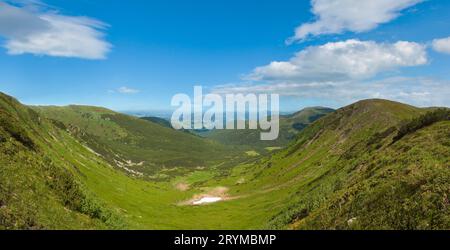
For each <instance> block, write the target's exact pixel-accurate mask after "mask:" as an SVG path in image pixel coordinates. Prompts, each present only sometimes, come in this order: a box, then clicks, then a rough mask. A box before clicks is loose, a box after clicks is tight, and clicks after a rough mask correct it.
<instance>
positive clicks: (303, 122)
mask: <svg viewBox="0 0 450 250" xmlns="http://www.w3.org/2000/svg"><path fill="white" fill-rule="evenodd" d="M333 111H334V110H333V109H329V108H322V107H314V108H306V109H303V110H301V111H299V112H296V113H294V114H292V115H286V116H281V117H280V135H279V138H278V139H277V140H275V141H261V140H260V133H261V130H213V131H209V132H202V133H200V135H201V136H204V137H206V138H209V139H211V140H215V141H218V142H221V143H224V144H227V145H234V146H243V147H245V148H246V149H247V150H255V151H257V152H258V153H261V154H267V153H270V152H271V151H272V150H273V149H279V148H282V147H286V146H287V145H288V144H289V143H290V142H292V141H293V140H294V139H295V137H296V135H297V134H298V132H300V131H301V130H303V129H304V128H306V127H307V126H308V125H310V124H312V123H313V122H315V121H316V120H318V119H320V118H321V117H323V116H325V115H327V114H329V113H332V112H333Z"/></svg>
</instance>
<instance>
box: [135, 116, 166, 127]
mask: <svg viewBox="0 0 450 250" xmlns="http://www.w3.org/2000/svg"><path fill="white" fill-rule="evenodd" d="M141 119H142V120H146V121H149V122H153V123H156V124H159V125H161V126H163V127H166V128H172V124H170V122H169V121H168V120H166V119H164V118H160V117H141Z"/></svg>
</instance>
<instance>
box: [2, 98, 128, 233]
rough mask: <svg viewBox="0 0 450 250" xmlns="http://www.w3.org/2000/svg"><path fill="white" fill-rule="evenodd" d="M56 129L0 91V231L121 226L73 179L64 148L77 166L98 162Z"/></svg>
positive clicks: (116, 219) (110, 211) (74, 169)
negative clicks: (59, 145) (60, 145)
mask: <svg viewBox="0 0 450 250" xmlns="http://www.w3.org/2000/svg"><path fill="white" fill-rule="evenodd" d="M60 132H61V131H60V130H59V129H58V128H56V127H55V126H53V124H52V123H51V122H50V121H47V120H45V119H43V118H42V117H40V116H39V115H38V114H37V113H36V112H34V111H33V110H31V109H29V108H27V107H24V106H23V105H21V104H20V103H18V102H17V101H16V100H15V99H13V98H11V97H9V96H6V95H4V94H2V93H0V229H1V228H5V229H42V228H59V229H77V228H115V227H121V226H120V225H121V222H120V220H119V219H118V217H117V216H116V215H115V213H114V212H112V210H110V209H109V208H106V207H104V206H103V205H102V203H100V202H99V201H98V200H97V199H96V198H95V196H94V195H93V194H92V193H91V192H90V191H88V190H87V189H86V188H85V187H84V186H83V185H81V183H80V182H79V181H78V180H77V178H76V175H75V174H74V172H76V171H77V169H76V166H75V165H71V162H70V161H66V160H65V159H64V157H66V156H67V155H66V153H67V151H64V149H63V148H67V147H70V148H71V150H73V151H76V154H77V155H78V160H79V163H78V164H84V165H85V166H92V165H99V162H101V161H100V160H99V159H98V158H96V156H95V155H93V154H92V153H90V152H88V151H87V150H85V149H83V147H82V146H81V145H79V144H77V142H76V141H75V140H73V139H71V138H70V137H68V136H65V135H64V134H61V133H60ZM63 138H64V144H65V145H62V147H61V148H59V149H58V148H57V144H59V143H60V141H61V140H62V139H63ZM61 149H63V150H61Z"/></svg>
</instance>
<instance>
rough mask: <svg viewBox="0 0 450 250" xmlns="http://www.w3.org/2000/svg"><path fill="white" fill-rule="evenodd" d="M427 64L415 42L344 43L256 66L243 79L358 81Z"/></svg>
mask: <svg viewBox="0 0 450 250" xmlns="http://www.w3.org/2000/svg"><path fill="white" fill-rule="evenodd" d="M427 62H428V59H427V52H426V47H425V46H423V45H421V44H418V43H414V42H406V41H399V42H396V43H376V42H374V41H359V40H347V41H343V42H334V43H327V44H325V45H321V46H312V47H308V48H306V49H304V50H302V51H300V52H298V53H297V54H296V55H295V56H294V57H293V58H291V59H290V60H289V61H275V62H272V63H270V64H269V65H266V66H262V67H258V68H256V69H255V70H254V71H253V72H252V73H251V74H249V75H247V76H246V77H244V78H245V79H246V80H251V81H295V82H311V81H314V82H327V81H333V82H337V81H348V80H361V79H368V78H370V77H373V76H376V75H377V74H378V73H380V72H384V71H390V70H395V69H397V68H400V67H409V66H418V65H424V64H426V63H427Z"/></svg>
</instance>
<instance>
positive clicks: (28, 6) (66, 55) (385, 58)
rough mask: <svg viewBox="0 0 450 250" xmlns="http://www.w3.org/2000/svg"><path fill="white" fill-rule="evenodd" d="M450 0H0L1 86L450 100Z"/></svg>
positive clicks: (137, 104)
mask: <svg viewBox="0 0 450 250" xmlns="http://www.w3.org/2000/svg"><path fill="white" fill-rule="evenodd" d="M449 12H450V1H445V0H396V1H391V0H367V1H366V0H311V1H307V0H305V1H298V0H277V1H273V0H246V1H240V0H226V1H225V0H223V1H222V0H217V1H209V0H198V1H184V0H160V1H158V0H154V1H144V0H130V1H126V3H125V2H124V1H118V0H114V1H111V0H95V1H92V0H91V1H88V0H77V1H73V0H72V1H71V0H59V1H57V0H42V1H41V0H0V75H1V77H0V91H2V92H5V93H8V94H11V95H14V96H16V97H17V98H18V99H19V100H21V101H22V102H24V103H27V104H55V105H65V104H90V105H98V106H106V107H109V108H112V109H115V110H163V109H169V108H170V101H171V98H172V96H173V95H175V94H177V93H187V94H192V92H193V86H194V85H202V86H204V87H205V89H206V90H207V91H209V92H214V93H220V94H227V93H278V94H280V95H281V96H282V97H281V101H282V103H281V107H282V109H283V110H284V111H294V110H297V109H300V108H302V107H306V106H328V107H334V108H336V107H340V106H343V105H347V104H350V103H352V102H354V101H357V100H361V99H367V98H386V99H391V100H397V101H401V102H405V103H409V104H413V105H417V106H450V98H448V96H450V74H449V72H450V30H449V28H448V27H449V24H450V15H448V13H449Z"/></svg>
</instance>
